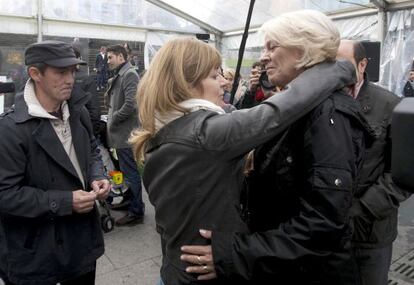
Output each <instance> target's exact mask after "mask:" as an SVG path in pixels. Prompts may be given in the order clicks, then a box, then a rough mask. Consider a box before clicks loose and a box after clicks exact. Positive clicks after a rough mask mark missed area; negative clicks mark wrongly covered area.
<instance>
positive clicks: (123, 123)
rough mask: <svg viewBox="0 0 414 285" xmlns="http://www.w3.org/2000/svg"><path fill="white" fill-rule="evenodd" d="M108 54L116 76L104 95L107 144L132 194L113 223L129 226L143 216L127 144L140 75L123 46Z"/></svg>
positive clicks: (138, 184)
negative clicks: (106, 105)
mask: <svg viewBox="0 0 414 285" xmlns="http://www.w3.org/2000/svg"><path fill="white" fill-rule="evenodd" d="M107 52H108V65H109V68H110V69H111V70H112V71H114V74H115V76H114V77H113V78H112V80H111V83H110V86H109V87H108V91H107V93H106V94H107V96H108V98H107V99H108V101H109V109H108V123H107V143H108V146H109V147H111V148H114V149H115V150H116V154H117V156H118V161H119V167H120V170H121V171H122V173H123V175H124V178H125V182H126V183H127V185H128V186H129V187H130V190H131V194H132V198H131V203H130V205H129V208H128V213H127V214H126V215H125V216H123V217H122V218H120V219H118V220H116V221H115V224H116V225H117V226H132V225H136V224H141V223H143V222H144V213H145V204H144V202H143V201H142V188H141V177H140V175H139V173H138V169H137V164H136V162H135V159H134V155H133V153H132V150H131V146H130V145H129V144H128V138H129V135H130V133H131V131H132V130H133V129H135V128H138V126H139V125H138V114H137V105H136V102H135V93H136V90H137V85H138V82H139V76H138V74H137V72H136V71H135V69H134V67H133V66H132V65H131V64H130V63H129V62H128V61H127V60H126V59H127V52H126V50H125V48H124V47H123V46H122V45H113V46H110V47H108V49H107Z"/></svg>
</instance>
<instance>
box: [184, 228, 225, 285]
mask: <svg viewBox="0 0 414 285" xmlns="http://www.w3.org/2000/svg"><path fill="white" fill-rule="evenodd" d="M200 234H201V236H202V237H204V238H206V239H211V235H212V232H211V231H207V230H200ZM181 251H182V252H183V253H184V254H183V255H181V260H183V261H186V262H188V263H191V264H192V265H191V266H188V267H187V268H186V271H187V272H188V273H198V274H200V275H199V276H198V277H197V279H198V280H210V279H214V278H217V275H216V270H215V268H214V260H213V252H212V249H211V245H184V246H182V247H181Z"/></svg>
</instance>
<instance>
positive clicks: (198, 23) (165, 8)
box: [146, 0, 223, 36]
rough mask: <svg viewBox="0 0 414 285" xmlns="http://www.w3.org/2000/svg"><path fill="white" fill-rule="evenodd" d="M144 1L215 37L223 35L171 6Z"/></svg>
mask: <svg viewBox="0 0 414 285" xmlns="http://www.w3.org/2000/svg"><path fill="white" fill-rule="evenodd" d="M146 1H147V2H149V3H151V4H154V5H156V6H158V7H159V8H161V9H164V10H166V11H168V12H170V13H172V14H174V15H176V16H178V17H181V18H183V19H185V20H187V21H189V22H191V23H193V24H195V25H197V26H199V27H200V28H202V29H204V30H206V31H207V32H209V33H213V34H216V35H219V36H221V35H223V32H222V31H220V30H218V29H217V28H215V27H213V26H211V25H209V24H207V23H205V22H203V21H200V20H199V19H197V18H195V17H193V16H191V15H189V14H187V13H184V12H183V11H181V10H179V9H176V8H174V7H173V6H171V5H168V4H167V3H165V2H163V1H161V0H146Z"/></svg>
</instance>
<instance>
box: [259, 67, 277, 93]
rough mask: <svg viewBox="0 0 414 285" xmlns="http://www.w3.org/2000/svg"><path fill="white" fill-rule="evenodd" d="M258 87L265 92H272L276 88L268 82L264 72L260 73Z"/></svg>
mask: <svg viewBox="0 0 414 285" xmlns="http://www.w3.org/2000/svg"><path fill="white" fill-rule="evenodd" d="M259 85H260V86H261V87H262V88H263V89H265V90H273V89H275V88H276V86H274V85H273V84H272V83H271V82H270V81H269V78H268V77H267V74H266V71H265V70H264V71H262V74H260V77H259Z"/></svg>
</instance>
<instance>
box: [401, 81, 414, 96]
mask: <svg viewBox="0 0 414 285" xmlns="http://www.w3.org/2000/svg"><path fill="white" fill-rule="evenodd" d="M403 95H404V97H414V88H413V86H412V85H411V82H410V80H408V81H407V83H405V85H404V89H403Z"/></svg>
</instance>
